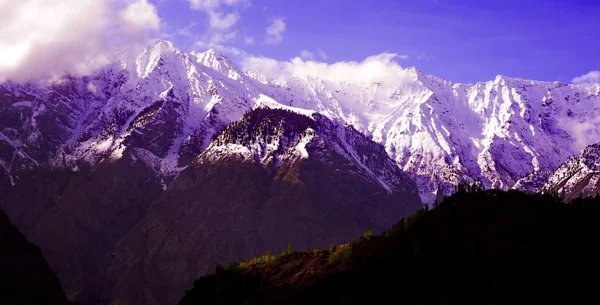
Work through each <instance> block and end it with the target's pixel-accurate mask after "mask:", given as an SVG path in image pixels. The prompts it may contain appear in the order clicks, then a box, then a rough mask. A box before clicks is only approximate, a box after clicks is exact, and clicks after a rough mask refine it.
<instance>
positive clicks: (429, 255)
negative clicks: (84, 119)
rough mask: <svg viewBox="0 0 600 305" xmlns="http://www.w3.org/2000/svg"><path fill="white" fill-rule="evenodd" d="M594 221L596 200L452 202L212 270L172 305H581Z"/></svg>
mask: <svg viewBox="0 0 600 305" xmlns="http://www.w3.org/2000/svg"><path fill="white" fill-rule="evenodd" d="M599 212H600V202H599V200H598V199H586V200H580V201H577V202H575V203H574V204H564V203H563V202H561V201H560V200H559V199H558V198H553V197H551V196H548V195H546V196H539V195H527V194H524V193H520V192H515V191H511V192H508V193H507V192H502V191H484V192H475V193H464V192H463V193H458V194H455V195H453V196H452V197H449V198H446V199H445V200H444V202H442V203H441V204H440V205H439V206H437V207H436V208H434V209H432V210H429V211H425V210H420V211H419V212H418V213H416V214H415V215H413V216H411V217H409V218H407V219H402V220H401V221H399V222H398V223H397V224H395V225H394V226H393V227H391V228H390V230H387V231H386V233H385V234H383V235H379V236H378V235H369V234H365V235H364V236H362V237H360V238H358V239H354V240H353V241H350V240H347V241H348V242H347V243H346V244H340V245H336V246H332V247H328V248H326V249H321V250H318V251H300V252H292V253H283V254H282V255H280V254H278V253H275V255H263V256H261V257H256V258H254V259H251V260H248V261H245V262H241V263H237V264H232V265H230V266H223V267H217V268H216V273H214V274H212V275H208V276H204V277H201V278H200V279H198V280H197V281H196V282H195V283H194V285H193V286H190V287H189V290H187V291H186V293H185V296H183V298H182V299H181V301H180V302H179V305H197V304H222V305H224V304H230V305H235V304H239V305H243V304H264V305H269V304H291V305H293V304H299V305H300V304H365V303H368V304H385V303H391V304H395V303H402V304H507V303H512V302H515V300H518V301H517V302H518V303H521V302H523V303H563V302H566V303H570V304H586V303H588V302H589V300H591V299H596V298H597V296H596V295H595V291H596V290H595V289H594V287H595V285H596V284H595V281H590V278H589V277H588V276H591V275H593V274H596V273H597V271H598V264H597V257H598V255H599V254H600V253H599V251H598V247H596V246H595V245H593V243H590V241H592V240H595V239H596V236H597V235H598V234H599V233H600V232H599V227H598V225H597V219H598V217H599V216H600V214H599ZM549 262H552V263H551V264H550V265H549V264H548V263H549ZM565 279H569V280H565Z"/></svg>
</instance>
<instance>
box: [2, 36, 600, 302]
mask: <svg viewBox="0 0 600 305" xmlns="http://www.w3.org/2000/svg"><path fill="white" fill-rule="evenodd" d="M405 72H406V73H404V74H405V75H404V78H403V79H401V80H394V79H390V80H385V79H384V80H381V79H374V80H367V81H363V82H352V83H350V82H342V81H332V80H329V79H327V78H320V77H314V76H313V77H307V76H302V77H300V76H282V77H280V78H277V79H274V80H272V79H268V78H267V77H265V76H264V75H263V73H261V71H251V72H248V73H243V72H242V71H241V70H240V69H238V67H237V66H236V65H235V64H234V63H233V61H232V60H231V59H230V58H228V57H227V56H225V55H223V54H220V53H219V52H216V51H214V50H208V51H206V52H202V53H194V52H192V53H184V52H181V51H180V50H178V49H177V48H176V47H175V46H174V45H173V44H172V43H170V42H167V41H161V42H159V43H157V44H155V45H152V46H150V47H148V48H147V49H146V50H144V52H142V53H141V54H139V55H138V56H136V57H135V58H129V57H126V56H124V57H122V58H121V60H120V61H119V62H117V63H114V64H113V65H110V66H107V67H104V68H103V69H101V70H100V71H97V72H96V73H94V74H93V75H90V76H87V77H70V76H65V77H63V78H61V79H59V80H54V81H51V82H44V83H29V84H17V83H11V82H7V83H3V84H0V198H1V200H0V205H2V208H3V209H4V210H5V211H6V212H7V214H9V215H10V216H11V221H13V222H14V223H15V224H16V225H17V226H18V227H19V229H20V230H21V231H22V232H23V233H24V234H25V235H27V236H28V238H30V239H31V240H32V242H35V243H36V244H38V245H40V247H41V248H42V250H43V251H44V255H45V256H46V257H47V259H48V262H49V263H50V265H51V267H52V268H53V269H54V270H56V272H57V275H58V276H59V277H60V278H61V281H62V283H63V285H64V287H65V289H66V290H67V292H68V293H71V294H75V295H79V296H81V298H82V299H80V300H82V304H85V303H89V304H104V303H110V302H112V301H114V300H116V299H118V300H122V301H123V303H121V304H133V303H135V302H134V300H139V297H140V295H142V294H143V295H144V297H149V296H157V297H159V298H165V299H164V300H165V301H169V300H175V299H174V297H175V295H170V296H165V295H160V291H164V286H162V285H159V286H156V287H153V286H152V285H151V284H148V283H167V282H168V283H170V284H172V286H170V287H176V288H177V287H181V288H182V289H183V287H189V285H190V283H189V282H188V281H189V280H191V279H192V278H196V277H197V276H198V274H192V273H194V272H204V271H206V267H207V266H208V265H207V264H210V263H213V262H214V259H215V257H217V256H214V255H213V254H215V253H228V256H227V259H237V258H240V257H241V256H245V257H246V256H247V257H250V256H254V255H257V254H260V253H256V252H260V251H264V250H273V249H274V248H278V247H283V246H285V245H286V243H287V242H289V240H284V239H285V238H288V237H290V236H295V235H293V234H296V233H295V232H296V231H298V232H299V230H300V228H301V229H302V230H304V231H303V232H302V234H300V233H298V235H297V236H295V237H294V238H298V240H299V241H300V240H301V242H299V244H300V245H305V246H314V245H315V244H314V243H311V242H317V244H318V242H328V241H330V239H331V240H333V239H335V238H339V237H344V236H345V235H344V236H343V235H341V234H343V233H344V232H345V234H351V235H352V236H350V237H353V236H355V235H356V234H360V233H361V230H364V229H365V228H371V227H372V228H381V227H386V224H388V223H390V221H392V222H393V221H396V220H397V218H398V217H401V216H402V215H405V214H406V213H408V212H409V211H410V210H412V209H414V208H416V206H418V205H419V204H420V203H419V202H418V198H417V196H416V194H415V188H416V187H418V188H419V193H420V197H421V198H422V199H423V201H425V202H432V201H433V200H434V199H435V198H439V196H441V195H443V194H445V193H447V192H449V191H450V190H452V189H453V185H455V184H456V183H458V182H459V181H460V180H462V179H479V180H481V181H482V182H483V183H484V184H485V186H487V187H498V188H510V187H513V186H514V187H518V188H522V187H527V188H528V189H530V190H533V189H539V188H540V185H541V184H542V182H544V183H545V181H546V177H547V175H548V173H549V172H551V171H553V170H554V169H556V168H557V167H559V166H560V164H561V163H563V161H565V160H566V159H567V158H568V157H569V156H572V155H575V154H577V153H579V152H580V151H581V150H582V149H583V148H584V147H585V146H586V145H588V144H592V143H596V142H600V133H599V132H598V131H599V127H600V121H598V120H597V116H598V111H599V110H600V108H599V105H600V96H599V93H600V85H567V84H561V83H556V82H536V81H527V80H520V79H511V78H507V77H503V76H499V77H497V78H496V79H494V80H493V81H489V82H481V83H477V84H456V83H452V82H449V81H445V80H442V79H439V78H436V77H433V76H429V75H425V74H423V73H421V72H420V71H418V70H417V69H414V68H411V69H407V70H405ZM265 109H267V110H269V109H270V112H269V111H267V110H265ZM277 109H279V110H278V111H274V110H277ZM262 111H267V112H269V113H271V114H269V115H266V116H264V117H262V118H261V119H260V120H258V122H262V123H260V124H253V123H251V122H252V120H253V119H252V118H253V117H254V116H256V115H257V114H260V113H262ZM279 111H283V112H279ZM273 113H275V114H273ZM277 113H286V115H279V114H277ZM290 113H291V114H290ZM293 113H295V115H292V114H293ZM248 116H249V117H248ZM259 117H260V116H259ZM249 118H250V119H249ZM590 160H591V159H590ZM232 162H233V163H234V164H233V165H232ZM586 164H587V163H586ZM586 166H587V165H586ZM588 167H589V166H588ZM589 168H591V167H589ZM570 171H571V170H569V172H570ZM405 173H406V174H405ZM407 175H408V176H407ZM408 177H410V178H411V179H408ZM594 179H595V178H594ZM592 180H593V179H592ZM413 181H414V182H413ZM415 182H416V184H415ZM225 186H227V187H226V189H225V190H223V189H222V188H223V187H225ZM239 198H244V200H242V201H241V202H240V201H239V200H238V199H239ZM406 198H409V199H411V200H409V201H408V203H409V204H408V205H406V206H407V207H408V208H406V209H405V208H404V207H403V205H402V204H399V203H400V202H404V201H406ZM290 200H291V201H293V202H295V203H296V204H294V205H289V204H286V202H290ZM179 203H181V204H179ZM286 213H287V214H286ZM289 213H294V215H298V217H295V216H290V214H289ZM232 215H233V216H232ZM266 216H269V217H266ZM338 216H339V217H338ZM199 219H201V220H202V221H199ZM269 219H271V220H273V221H276V222H275V223H269V222H265V220H269ZM263 222H265V225H264V226H262V227H261V226H259V225H260V224H263ZM313 222H314V224H315V225H311V224H313ZM334 224H335V225H334ZM336 225H339V226H345V227H344V228H343V229H340V230H342V231H339V232H338V231H334V229H335V228H336ZM289 226H295V227H293V229H294V230H296V231H294V230H290V229H289ZM254 227H261V228H262V229H261V230H263V231H260V232H256V231H252V230H250V229H249V228H254ZM199 228H202V229H205V230H206V231H207V232H213V233H214V234H215V236H216V235H218V236H220V237H222V238H223V239H224V240H225V239H226V240H229V241H230V242H229V244H227V245H225V243H216V244H215V241H214V240H213V239H210V238H208V237H207V236H208V235H206V234H205V233H203V231H202V232H201V231H198V230H200V229H199ZM231 228H233V229H231ZM322 228H327V231H323V230H322ZM349 228H351V229H349ZM196 229H198V230H196ZM353 230H354V231H353ZM336 232H337V233H336ZM338 233H339V234H338ZM266 235H269V236H271V243H269V241H268V240H264V239H262V238H264V236H266ZM261 236H262V237H261ZM302 236H304V237H302ZM209 237H210V236H209ZM234 237H235V238H238V237H239V238H240V239H239V240H238V239H235V240H236V242H233V240H234ZM200 241H202V244H200ZM240 245H249V246H248V247H246V248H243V247H241V246H240ZM219 247H220V248H219ZM217 248H219V249H220V250H219V251H214V249H217ZM198 249H201V250H202V251H205V250H206V253H204V252H202V253H196V252H193V251H200V250H198ZM182 253H185V255H183V256H182V255H181V254H182ZM141 257H144V259H141ZM187 257H193V258H194V260H192V261H186V258H187ZM223 263H225V262H223ZM209 267H211V266H209ZM140 270H144V272H142V273H143V274H145V275H146V276H147V277H154V278H143V279H140V278H139V276H140V274H142V273H140ZM186 270H187V271H186ZM190 270H191V271H190ZM184 272H187V273H185V275H183V274H184ZM128 278H129V279H135V280H136V281H130V282H123V281H126V279H128ZM119 279H121V280H120V282H119ZM157 279H158V280H157ZM135 283H140V285H141V283H145V284H148V285H143V287H142V286H140V287H137V286H135ZM178 296H179V294H177V297H178ZM155 301H156V300H155ZM155 301H152V302H150V303H153V302H155ZM132 302H133V303H132ZM167 303H168V302H167Z"/></svg>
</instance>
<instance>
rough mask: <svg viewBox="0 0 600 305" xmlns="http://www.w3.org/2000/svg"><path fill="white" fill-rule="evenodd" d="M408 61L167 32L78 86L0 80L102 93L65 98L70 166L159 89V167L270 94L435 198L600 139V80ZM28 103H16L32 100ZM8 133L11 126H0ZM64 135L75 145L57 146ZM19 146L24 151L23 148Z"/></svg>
mask: <svg viewBox="0 0 600 305" xmlns="http://www.w3.org/2000/svg"><path fill="white" fill-rule="evenodd" d="M403 71H404V72H402V73H403V74H401V75H402V79H391V80H389V81H385V82H380V81H374V82H366V83H360V82H359V83H349V82H339V81H330V80H327V79H326V78H320V77H317V76H310V77H308V76H304V77H297V76H292V77H283V78H282V79H280V80H275V81H273V80H267V78H266V77H264V75H262V74H261V73H260V71H253V72H250V73H243V72H241V70H240V69H238V68H237V67H236V65H235V64H234V63H233V62H232V61H231V59H229V58H228V57H227V56H225V55H223V54H222V53H219V52H217V51H215V50H214V49H209V50H208V51H206V52H202V53H196V52H191V53H184V52H182V51H180V50H178V49H177V48H176V47H175V46H174V44H173V43H171V42H168V41H160V42H158V43H157V44H155V45H153V46H150V47H148V48H147V49H146V50H145V51H144V52H143V53H142V54H140V55H139V56H138V57H137V58H134V59H124V60H123V61H122V62H121V63H120V64H116V65H114V66H112V67H107V68H104V69H103V70H101V71H99V72H97V73H96V74H94V75H92V76H91V77H86V78H82V79H77V78H68V79H66V80H65V81H63V83H64V84H68V83H69V82H71V83H72V85H70V88H69V85H66V86H65V85H63V87H64V88H62V89H61V87H59V86H60V82H59V85H53V86H51V87H44V86H42V87H36V86H35V85H26V86H23V85H15V84H12V85H10V84H8V85H7V84H4V85H2V88H3V89H4V90H5V92H6V94H12V95H14V96H17V95H18V92H19V91H25V92H27V90H29V94H32V96H39V95H40V94H39V93H40V92H45V93H46V94H50V95H52V94H53V92H56V93H59V94H61V95H63V96H67V97H71V96H73V95H77V94H80V95H81V97H80V98H79V99H80V100H82V99H87V100H91V101H94V102H85V103H87V104H88V106H86V107H84V108H83V109H79V110H78V109H73V108H77V107H73V105H72V104H73V103H76V104H79V105H81V104H82V102H79V101H77V100H73V98H71V101H66V102H65V103H64V106H63V107H62V108H71V109H68V110H67V112H70V114H69V116H70V118H65V122H67V123H69V122H68V120H73V121H74V122H70V123H69V124H70V125H75V126H68V127H69V128H64V129H62V130H61V131H60V132H61V133H63V134H65V137H66V138H67V139H63V140H59V141H58V142H63V143H55V144H53V145H51V147H50V149H49V150H50V152H49V154H51V155H53V154H54V155H61V156H64V159H55V160H54V161H52V162H53V163H54V164H56V165H58V166H65V165H66V166H72V165H73V163H75V161H76V160H79V159H82V158H83V159H85V160H87V161H88V162H95V161H94V160H96V159H98V156H94V154H104V153H107V151H112V152H111V154H113V155H114V156H115V157H117V158H118V157H119V156H120V153H121V152H122V151H121V150H122V148H123V147H124V146H126V145H124V144H123V141H125V138H128V137H130V136H132V135H130V134H128V133H127V132H119V131H120V130H119V129H118V128H121V129H125V131H127V129H126V127H127V126H126V125H129V124H131V120H132V118H133V117H135V116H136V115H139V114H140V113H141V112H142V111H143V109H146V108H147V107H150V106H151V105H152V103H153V102H152V100H159V99H160V100H170V102H168V103H167V104H173V105H172V107H173V109H172V110H171V111H172V115H171V117H173V118H172V120H174V121H176V124H175V125H176V126H172V130H171V133H172V134H171V138H172V140H171V141H167V143H166V144H163V145H165V146H169V153H168V156H167V157H163V158H164V159H166V160H165V161H164V163H163V166H162V167H161V172H160V173H159V174H166V175H167V176H171V175H173V174H175V173H176V172H177V171H178V169H177V168H179V167H181V166H184V165H185V162H183V161H182V162H179V158H180V157H181V155H182V154H183V150H189V149H190V148H191V147H194V149H193V151H191V152H190V151H188V152H187V153H188V154H191V155H194V154H198V153H200V152H201V151H202V150H203V149H204V148H206V145H207V144H208V139H209V138H210V137H211V136H212V135H213V134H215V133H216V132H218V131H219V130H220V129H222V128H224V126H226V125H227V124H229V123H231V122H233V121H235V120H237V119H239V118H241V116H242V115H243V113H244V112H246V111H248V110H250V109H253V108H255V107H258V106H259V105H261V103H260V101H261V100H263V99H262V98H261V96H267V97H269V98H270V102H269V105H271V107H281V106H291V107H294V108H299V109H306V110H310V111H317V112H319V113H321V114H323V115H326V116H328V117H330V118H333V119H336V120H339V121H341V122H344V123H345V124H350V125H352V126H354V127H355V128H356V129H357V130H359V131H361V132H362V133H364V134H366V135H367V136H369V137H371V138H372V139H373V140H374V141H375V142H378V143H382V144H383V145H384V146H385V148H386V151H387V153H388V155H390V157H392V158H393V159H394V160H396V161H397V163H398V164H399V166H400V167H401V168H402V169H403V170H404V171H406V172H408V173H409V174H410V175H411V176H412V178H413V179H414V180H417V181H418V185H419V188H420V189H421V197H422V199H423V200H424V201H425V202H433V199H434V198H435V197H436V196H437V191H438V189H442V192H445V191H443V190H444V189H448V188H451V186H453V185H456V184H457V183H458V182H460V181H461V180H464V179H468V178H474V179H479V180H481V181H482V182H483V183H484V185H485V186H486V187H489V188H501V189H508V188H511V187H512V186H513V185H514V184H515V183H516V182H517V181H518V180H519V179H521V178H523V177H524V176H526V175H528V174H530V173H531V172H534V171H549V170H554V169H555V168H557V167H558V166H559V165H560V164H561V163H562V162H563V161H564V160H566V158H567V157H569V156H571V155H574V154H577V153H579V151H580V150H581V149H583V148H584V147H585V146H586V145H589V144H593V143H595V142H594V141H596V142H600V133H599V132H598V130H599V127H598V126H599V124H600V122H596V121H597V120H595V119H594V117H596V114H598V111H600V110H599V109H598V107H589V104H588V103H592V104H596V103H600V97H599V92H600V85H593V84H592V85H567V84H562V83H559V82H536V81H530V80H523V79H518V78H510V77H506V76H501V75H499V76H497V77H496V78H495V79H494V80H492V81H487V82H478V83H475V84H460V83H453V82H451V81H447V80H443V79H440V78H437V77H435V76H431V75H426V74H424V73H422V72H420V71H419V70H418V69H416V68H407V69H404V70H403ZM390 81H391V82H390ZM73 85H75V86H73ZM15 86H16V88H15ZM61 90H62V91H61ZM65 90H66V91H65ZM63 91H65V92H63ZM13 92H14V93H13ZM26 102H28V101H25V100H23V101H22V102H21V103H26ZM43 102H44V98H40V103H39V104H33V105H32V107H33V108H32V110H34V111H32V113H33V114H28V115H27V116H29V117H30V118H31V119H30V121H31V124H30V125H31V126H32V127H34V128H33V130H32V131H30V132H29V134H27V133H28V132H27V131H25V132H24V134H23V136H25V135H27V136H28V137H30V138H31V137H32V134H33V135H35V133H36V132H40V131H36V130H35V126H34V124H33V123H34V122H35V120H34V119H33V118H35V117H36V116H40V115H41V116H42V117H43V116H44V113H45V112H46V111H52V110H53V109H51V108H50V107H52V105H50V106H49V105H46V104H45V103H43ZM17 103H18V102H17ZM85 103H83V104H85ZM22 105H24V106H11V107H21V108H27V107H26V106H25V104H22ZM280 105H281V106H280ZM59 106H60V105H59ZM61 111H62V110H61ZM78 111H79V112H78ZM20 113H21V114H23V111H20ZM93 116H96V118H95V119H94V118H92V117H93ZM111 121H112V123H111ZM69 124H67V125H69ZM78 124H82V125H81V126H80V125H78ZM111 124H113V125H122V126H117V127H118V128H117V129H116V130H114V131H112V134H110V133H107V132H105V131H106V130H108V128H110V126H111ZM9 127H13V126H9ZM78 128H83V129H85V130H79V129H78ZM13 129H14V128H13ZM582 129H583V131H585V132H584V133H583V134H582V133H581V131H582ZM0 132H3V131H0ZM42 136H43V132H42ZM7 138H8V137H7V136H6V135H4V133H3V134H2V136H0V139H7ZM86 138H87V139H88V140H86ZM7 143H9V142H8V141H0V145H3V146H11V145H10V143H9V144H7ZM66 144H68V145H67V146H68V148H69V149H70V150H72V152H67V151H65V149H64V148H62V147H59V148H57V147H54V146H56V145H58V146H65V145H66ZM119 147H121V148H120V149H119ZM141 148H144V147H141ZM7 149H10V148H7ZM19 153H22V154H23V155H28V154H27V152H25V151H23V150H20V151H19ZM13 155H14V154H13ZM187 158H189V157H187ZM8 159H12V158H9V157H6V158H3V159H2V161H0V163H1V164H2V167H3V169H4V172H5V173H6V172H8V174H7V176H8V178H7V179H10V180H12V183H14V180H18V178H17V179H15V177H18V174H17V173H11V171H18V170H20V169H16V170H15V169H13V166H12V163H14V162H13V161H11V160H8ZM100 159H101V157H100ZM22 162H25V163H28V164H21V163H22ZM45 162H47V160H45V158H34V159H33V160H28V159H27V158H25V160H21V158H17V163H18V164H16V166H15V167H17V168H18V167H35V166H36V163H40V164H43V163H45Z"/></svg>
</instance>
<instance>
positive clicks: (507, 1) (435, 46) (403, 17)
mask: <svg viewBox="0 0 600 305" xmlns="http://www.w3.org/2000/svg"><path fill="white" fill-rule="evenodd" d="M193 1H194V0H166V1H165V0H163V1H161V0H156V2H155V4H156V5H157V8H158V10H157V11H158V14H159V16H160V17H161V19H162V20H163V22H166V25H167V27H166V28H167V29H168V30H169V31H170V33H175V32H176V31H179V32H180V33H179V34H183V35H173V36H171V37H169V38H170V39H172V40H174V41H175V42H176V44H177V45H178V46H180V47H181V48H183V49H185V50H193V49H197V50H202V49H204V48H206V47H203V44H202V43H201V44H196V42H197V41H205V42H206V41H207V40H210V38H207V37H206V33H207V32H208V31H210V29H209V23H210V21H209V18H208V13H207V11H206V10H202V9H200V10H192V9H190V2H193ZM197 1H199V2H202V0H197ZM219 1H220V2H227V0H219ZM219 1H217V2H219ZM242 1H243V0H240V1H236V0H232V2H234V3H235V2H242ZM219 12H221V13H222V14H227V13H236V14H239V15H238V16H239V18H238V20H237V22H236V23H235V25H234V26H232V27H231V28H230V29H228V30H231V31H235V32H236V34H235V37H234V38H231V37H230V38H229V39H228V40H227V41H225V42H223V43H219V44H221V45H224V46H230V47H236V48H238V49H241V50H244V51H245V52H248V53H250V54H253V55H264V56H267V57H270V58H274V59H278V60H287V59H290V58H292V57H295V56H299V54H300V53H301V51H302V50H308V51H310V52H311V53H312V54H314V57H315V59H318V60H320V61H326V62H337V61H350V60H356V61H359V60H362V59H364V58H366V57H367V56H370V55H374V54H379V53H382V52H393V53H398V54H402V55H407V56H408V59H406V60H402V61H401V64H402V65H403V66H416V67H417V68H419V69H421V70H422V71H424V72H425V73H429V74H434V75H436V76H439V77H442V78H446V79H449V80H453V81H457V82H476V81H481V80H489V79H493V78H494V77H495V76H496V75H498V74H502V75H506V76H511V77H520V78H527V79H537V80H559V81H564V82H569V81H571V79H573V78H574V77H576V76H579V75H582V74H585V73H587V72H589V71H591V70H598V69H600V60H599V58H600V56H599V54H600V1H582V0H575V1H563V0H521V1H518V0H503V1H475V0H369V1H365V0H354V1H346V0H327V1H323V0H303V1H295V0H289V1H280V0H264V1H261V0H251V1H250V3H249V5H248V3H237V4H234V5H226V4H224V5H223V6H221V7H220V9H219ZM274 18H282V20H283V21H284V23H285V31H283V32H282V34H281V41H280V42H279V43H277V44H274V43H271V44H267V43H265V41H264V40H265V28H266V27H267V26H269V25H270V23H271V22H272V21H273V20H274ZM182 29H185V31H181V30H182ZM248 38H251V39H252V40H253V41H254V43H253V44H247V39H248ZM321 50H322V51H323V52H324V53H325V54H326V56H327V58H326V59H325V58H324V57H321V56H318V54H319V53H320V51H321Z"/></svg>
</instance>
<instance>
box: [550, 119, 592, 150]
mask: <svg viewBox="0 0 600 305" xmlns="http://www.w3.org/2000/svg"><path fill="white" fill-rule="evenodd" d="M558 123H559V124H560V126H563V128H564V129H565V130H566V131H567V132H568V133H569V134H570V135H571V138H573V140H575V142H574V143H573V144H574V146H575V149H576V150H578V151H582V150H583V149H585V148H586V147H587V146H588V145H591V144H595V143H598V142H600V117H594V118H591V119H589V120H584V119H576V118H570V117H562V118H561V117H559V118H558Z"/></svg>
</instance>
